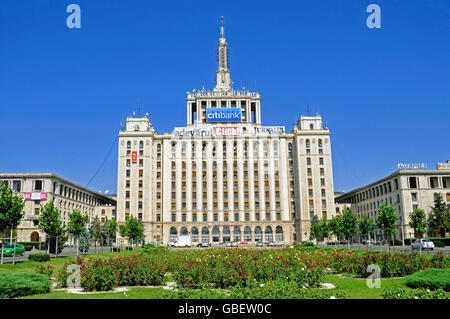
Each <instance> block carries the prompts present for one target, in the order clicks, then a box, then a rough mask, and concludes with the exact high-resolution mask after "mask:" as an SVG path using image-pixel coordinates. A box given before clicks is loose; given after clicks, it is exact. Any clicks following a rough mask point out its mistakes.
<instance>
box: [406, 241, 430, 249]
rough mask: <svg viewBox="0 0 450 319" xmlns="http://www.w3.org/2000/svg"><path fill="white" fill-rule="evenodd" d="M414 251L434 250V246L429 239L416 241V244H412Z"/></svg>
mask: <svg viewBox="0 0 450 319" xmlns="http://www.w3.org/2000/svg"><path fill="white" fill-rule="evenodd" d="M411 248H412V249H430V250H433V249H434V244H433V242H432V241H431V240H429V239H416V241H415V242H413V243H412V244H411Z"/></svg>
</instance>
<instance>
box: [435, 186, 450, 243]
mask: <svg viewBox="0 0 450 319" xmlns="http://www.w3.org/2000/svg"><path fill="white" fill-rule="evenodd" d="M431 212H432V216H433V217H432V218H433V223H432V224H433V225H434V228H435V230H436V233H437V234H439V235H440V236H445V233H447V232H449V231H450V209H449V207H448V206H447V204H446V203H445V202H444V199H443V198H442V195H441V194H439V193H437V194H436V195H435V196H434V206H432V207H431Z"/></svg>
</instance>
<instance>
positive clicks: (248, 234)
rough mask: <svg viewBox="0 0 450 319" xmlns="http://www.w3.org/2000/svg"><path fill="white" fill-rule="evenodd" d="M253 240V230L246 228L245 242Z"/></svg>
mask: <svg viewBox="0 0 450 319" xmlns="http://www.w3.org/2000/svg"><path fill="white" fill-rule="evenodd" d="M251 240H252V230H251V228H250V226H245V228H244V241H246V242H248V241H251Z"/></svg>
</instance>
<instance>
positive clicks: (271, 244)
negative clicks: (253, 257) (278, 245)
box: [267, 241, 275, 247]
mask: <svg viewBox="0 0 450 319" xmlns="http://www.w3.org/2000/svg"><path fill="white" fill-rule="evenodd" d="M267 246H269V247H273V246H275V243H274V242H273V241H269V242H268V243H267Z"/></svg>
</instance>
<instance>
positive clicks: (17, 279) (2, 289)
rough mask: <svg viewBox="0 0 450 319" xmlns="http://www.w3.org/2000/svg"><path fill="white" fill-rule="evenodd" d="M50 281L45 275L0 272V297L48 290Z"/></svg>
mask: <svg viewBox="0 0 450 319" xmlns="http://www.w3.org/2000/svg"><path fill="white" fill-rule="evenodd" d="M51 285H52V282H51V281H50V280H49V279H48V277H47V276H46V275H42V274H33V273H18V272H0V298H16V297H22V296H28V295H34V294H44V293H48V292H50V287H51Z"/></svg>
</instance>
